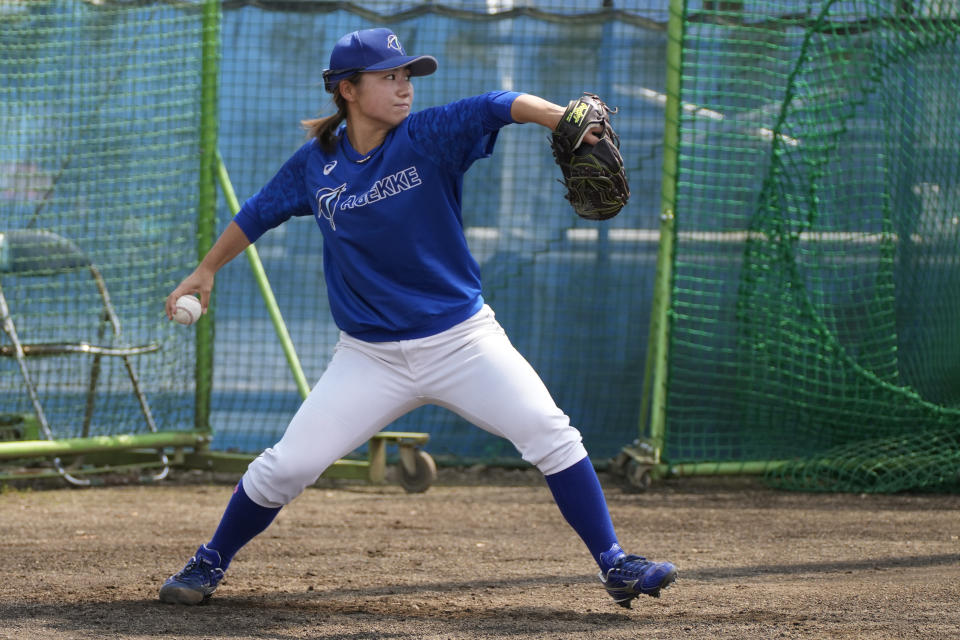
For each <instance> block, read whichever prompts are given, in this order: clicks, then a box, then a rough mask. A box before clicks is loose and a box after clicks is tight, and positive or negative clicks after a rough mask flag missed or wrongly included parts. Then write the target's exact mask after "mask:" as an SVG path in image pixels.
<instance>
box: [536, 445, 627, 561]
mask: <svg viewBox="0 0 960 640" xmlns="http://www.w3.org/2000/svg"><path fill="white" fill-rule="evenodd" d="M544 478H545V479H546V481H547V486H549V487H550V491H551V492H552V493H553V499H554V500H555V501H556V503H557V506H558V507H560V513H561V514H563V517H564V518H565V519H566V521H567V522H568V523H569V524H570V526H571V527H573V530H574V531H576V532H577V534H578V535H579V536H580V538H581V539H582V540H583V542H584V543H585V544H586V545H587V549H589V550H590V553H591V554H593V559H594V560H596V561H597V564H598V565H599V564H600V554H601V553H603V552H604V551H607V550H609V549H610V547H611V546H613V545H614V544H616V543H617V534H616V532H615V531H614V529H613V522H612V521H611V520H610V511H609V510H608V509H607V500H606V498H604V496H603V488H602V487H601V486H600V480H599V479H598V478H597V472H596V471H594V469H593V463H591V462H590V458H584V459H583V460H581V461H580V462H578V463H576V464H575V465H573V466H572V467H569V468H567V469H564V470H563V471H560V472H559V473H552V474H550V475H548V476H547V475H545V476H544Z"/></svg>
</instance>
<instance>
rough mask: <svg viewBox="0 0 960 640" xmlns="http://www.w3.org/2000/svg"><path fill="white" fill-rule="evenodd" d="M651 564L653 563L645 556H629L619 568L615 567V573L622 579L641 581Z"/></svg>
mask: <svg viewBox="0 0 960 640" xmlns="http://www.w3.org/2000/svg"><path fill="white" fill-rule="evenodd" d="M651 564H653V563H652V562H650V561H649V560H647V559H646V558H644V557H643V556H627V557H625V558H624V559H623V561H622V562H620V563H619V564H618V565H617V566H614V567H613V571H614V572H616V574H617V575H618V577H620V578H621V579H627V580H633V579H635V578H636V579H639V578H642V577H643V574H644V573H645V572H646V571H647V569H648V568H649V567H650V565H651Z"/></svg>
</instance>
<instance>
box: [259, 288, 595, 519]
mask: <svg viewBox="0 0 960 640" xmlns="http://www.w3.org/2000/svg"><path fill="white" fill-rule="evenodd" d="M425 404H436V405H440V406H442V407H446V408H448V409H450V410H452V411H454V412H456V413H457V414H459V415H461V416H462V417H463V418H465V419H466V420H469V421H470V422H472V423H473V424H475V425H477V426H479V427H481V428H482V429H485V430H486V431H489V432H490V433H493V434H495V435H498V436H501V437H504V438H507V439H508V440H510V442H512V443H513V445H514V446H515V447H516V448H517V450H518V451H519V452H520V454H521V455H522V456H523V459H524V460H526V461H527V462H529V463H531V464H533V465H535V466H536V467H537V468H539V469H540V471H542V472H543V473H544V474H552V473H557V472H560V471H563V470H564V469H566V468H568V467H570V466H572V465H574V464H576V463H577V462H579V461H580V460H582V459H583V458H584V457H586V455H587V452H586V449H584V447H583V444H582V441H581V440H582V438H581V436H580V432H579V431H577V429H575V428H574V427H572V426H571V425H570V419H569V418H568V417H567V415H566V414H564V413H563V412H562V411H561V410H560V409H559V408H558V407H557V405H556V403H555V402H554V401H553V398H552V397H551V396H550V393H549V391H547V388H546V386H545V385H544V384H543V381H542V380H540V376H539V375H537V373H536V371H534V369H533V367H531V366H530V364H529V363H528V362H527V361H526V360H525V359H524V357H523V356H522V355H520V353H519V352H518V351H517V350H516V349H515V348H514V347H513V345H512V344H511V343H510V340H509V339H508V338H507V335H506V333H505V332H504V331H503V328H502V327H501V326H500V323H498V322H497V320H496V319H495V317H494V313H493V310H492V309H490V307H488V306H484V307H483V309H481V310H480V311H479V312H477V313H476V314H475V315H474V316H473V317H471V318H469V319H468V320H465V321H464V322H461V323H460V324H458V325H456V326H454V327H452V328H450V329H448V330H446V331H444V332H442V333H439V334H437V335H434V336H429V337H426V338H418V339H415V340H401V341H398V342H364V341H362V340H357V339H356V338H352V337H350V336H349V335H347V334H345V333H341V334H340V340H339V342H338V343H337V345H336V348H335V349H334V354H333V358H332V359H331V360H330V363H329V365H328V366H327V369H326V371H325V372H324V373H323V375H322V376H321V377H320V380H319V382H317V385H316V386H315V387H314V388H313V390H312V391H311V392H310V394H309V395H308V396H307V398H306V399H305V400H304V401H303V404H302V405H301V406H300V409H299V410H298V411H297V413H296V415H294V417H293V419H292V420H291V422H290V424H289V425H288V426H287V430H286V432H285V433H284V434H283V437H282V438H281V439H280V441H279V442H278V443H277V444H276V445H274V446H273V447H270V448H268V449H266V450H265V451H264V452H263V453H261V454H260V456H259V457H257V458H256V460H254V461H253V462H252V463H251V464H250V466H249V467H248V469H247V472H246V474H244V476H243V488H244V490H245V491H246V493H247V495H248V496H249V497H250V499H251V500H253V501H254V502H255V503H257V504H258V505H260V506H262V507H280V506H283V505H286V504H288V503H289V502H290V501H291V500H293V499H294V498H296V497H297V496H298V495H300V493H301V492H302V491H303V490H304V489H305V488H306V487H308V486H310V485H311V484H313V483H314V482H316V481H317V478H319V477H320V474H322V473H323V472H324V471H325V470H326V469H327V467H329V466H330V465H331V464H333V463H334V462H335V461H337V460H339V459H340V458H342V457H343V456H345V455H347V454H348V453H350V452H351V451H353V450H355V449H356V448H357V447H359V446H360V445H362V444H363V443H364V442H366V441H367V440H369V439H370V438H371V437H372V436H373V435H374V434H376V433H377V432H379V431H380V430H381V429H383V428H384V427H385V426H387V425H388V424H390V423H391V422H393V421H394V420H396V419H397V418H399V417H400V416H402V415H404V414H406V413H408V412H410V411H412V410H413V409H415V408H417V407H420V406H422V405H425Z"/></svg>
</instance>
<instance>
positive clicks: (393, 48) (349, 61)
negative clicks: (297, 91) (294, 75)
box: [323, 28, 437, 93]
mask: <svg viewBox="0 0 960 640" xmlns="http://www.w3.org/2000/svg"><path fill="white" fill-rule="evenodd" d="M398 67H406V68H408V69H410V75H413V76H428V75H430V74H431V73H433V72H434V71H436V70H437V59H436V58H434V57H433V56H408V55H407V52H406V51H404V50H403V45H402V44H400V40H399V39H398V38H397V34H395V33H394V32H393V31H390V29H384V28H378V29H363V30H362V31H354V32H353V33H348V34H347V35H345V36H343V37H342V38H340V39H339V40H337V44H336V45H335V46H334V47H333V52H332V53H331V54H330V68H329V69H326V70H324V72H323V86H324V87H325V88H326V90H327V91H329V92H330V93H333V89H334V87H336V86H337V83H338V82H340V81H341V80H343V79H344V78H349V77H350V76H352V75H353V74H355V73H360V72H361V71H384V70H386V69H397V68H398Z"/></svg>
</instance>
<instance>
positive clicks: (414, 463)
mask: <svg viewBox="0 0 960 640" xmlns="http://www.w3.org/2000/svg"><path fill="white" fill-rule="evenodd" d="M436 479H437V463H436V462H434V461H433V457H432V456H431V455H430V454H429V453H427V452H426V451H421V450H420V449H413V450H411V451H410V452H409V453H408V454H407V453H406V452H401V460H400V486H401V487H403V489H404V491H406V492H407V493H423V492H424V491H426V490H427V489H429V488H430V485H432V484H433V483H434V481H435V480H436Z"/></svg>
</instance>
